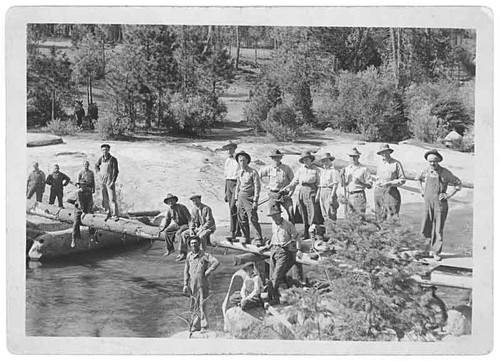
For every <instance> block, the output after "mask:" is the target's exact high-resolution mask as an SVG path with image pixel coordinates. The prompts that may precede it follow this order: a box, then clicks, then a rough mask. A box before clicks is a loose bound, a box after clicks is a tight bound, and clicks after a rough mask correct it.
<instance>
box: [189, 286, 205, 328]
mask: <svg viewBox="0 0 500 361" xmlns="http://www.w3.org/2000/svg"><path fill="white" fill-rule="evenodd" d="M189 291H190V292H189V295H190V296H189V298H190V302H189V306H190V307H189V308H190V310H191V312H192V313H193V318H192V321H191V331H199V330H200V329H201V328H208V320H207V316H206V314H207V298H208V293H209V292H208V287H200V288H199V289H198V290H196V291H194V292H193V290H191V289H189Z"/></svg>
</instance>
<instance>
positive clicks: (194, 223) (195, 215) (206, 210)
mask: <svg viewBox="0 0 500 361" xmlns="http://www.w3.org/2000/svg"><path fill="white" fill-rule="evenodd" d="M189 199H190V200H191V201H192V202H193V206H194V207H193V208H192V209H191V221H190V222H189V230H186V231H184V232H183V233H182V237H181V245H180V252H179V254H181V255H183V258H185V257H186V254H187V249H188V244H189V239H190V238H191V237H194V236H196V237H198V238H199V239H200V240H201V249H202V250H204V251H206V250H207V245H208V244H209V242H210V235H211V234H213V233H214V232H215V219H214V216H213V214H212V209H211V208H210V207H209V206H207V205H205V204H203V203H201V195H199V194H195V195H192V196H191V197H190V198H189Z"/></svg>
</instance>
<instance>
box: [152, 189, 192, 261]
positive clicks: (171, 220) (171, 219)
mask: <svg viewBox="0 0 500 361" xmlns="http://www.w3.org/2000/svg"><path fill="white" fill-rule="evenodd" d="M178 200H179V198H177V196H174V195H173V194H171V193H168V194H167V196H166V197H165V199H164V200H163V203H165V204H166V205H168V209H167V211H166V212H165V217H164V218H163V220H162V222H161V224H160V226H159V227H158V233H161V232H163V231H165V230H166V234H165V247H166V248H167V251H166V252H165V254H164V256H168V255H169V254H171V253H174V250H175V249H174V242H175V239H176V238H177V239H179V240H180V239H181V237H182V232H184V231H186V230H187V229H188V227H189V222H190V221H191V214H190V213H189V210H188V209H187V208H186V206H185V205H183V204H179V203H177V201H178ZM179 248H181V247H179ZM185 258H186V255H185V254H184V253H182V252H181V251H180V250H179V255H178V256H177V259H176V261H181V260H183V259H185Z"/></svg>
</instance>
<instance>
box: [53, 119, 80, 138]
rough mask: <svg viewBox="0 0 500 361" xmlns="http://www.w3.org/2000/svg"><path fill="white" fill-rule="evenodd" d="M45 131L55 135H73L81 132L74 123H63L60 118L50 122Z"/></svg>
mask: <svg viewBox="0 0 500 361" xmlns="http://www.w3.org/2000/svg"><path fill="white" fill-rule="evenodd" d="M45 129H46V130H47V131H48V132H50V133H53V134H55V135H73V134H75V133H77V132H79V131H80V129H79V128H78V127H77V126H76V125H75V124H74V123H73V122H72V121H70V120H65V121H63V120H61V119H59V118H57V119H54V120H52V121H50V122H48V123H47V127H46V128H45Z"/></svg>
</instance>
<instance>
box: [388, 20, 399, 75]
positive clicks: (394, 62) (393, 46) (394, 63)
mask: <svg viewBox="0 0 500 361" xmlns="http://www.w3.org/2000/svg"><path fill="white" fill-rule="evenodd" d="M389 32H390V35H391V49H392V54H391V55H392V71H393V75H394V79H395V80H396V83H399V74H398V64H397V58H396V37H395V36H394V28H389Z"/></svg>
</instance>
